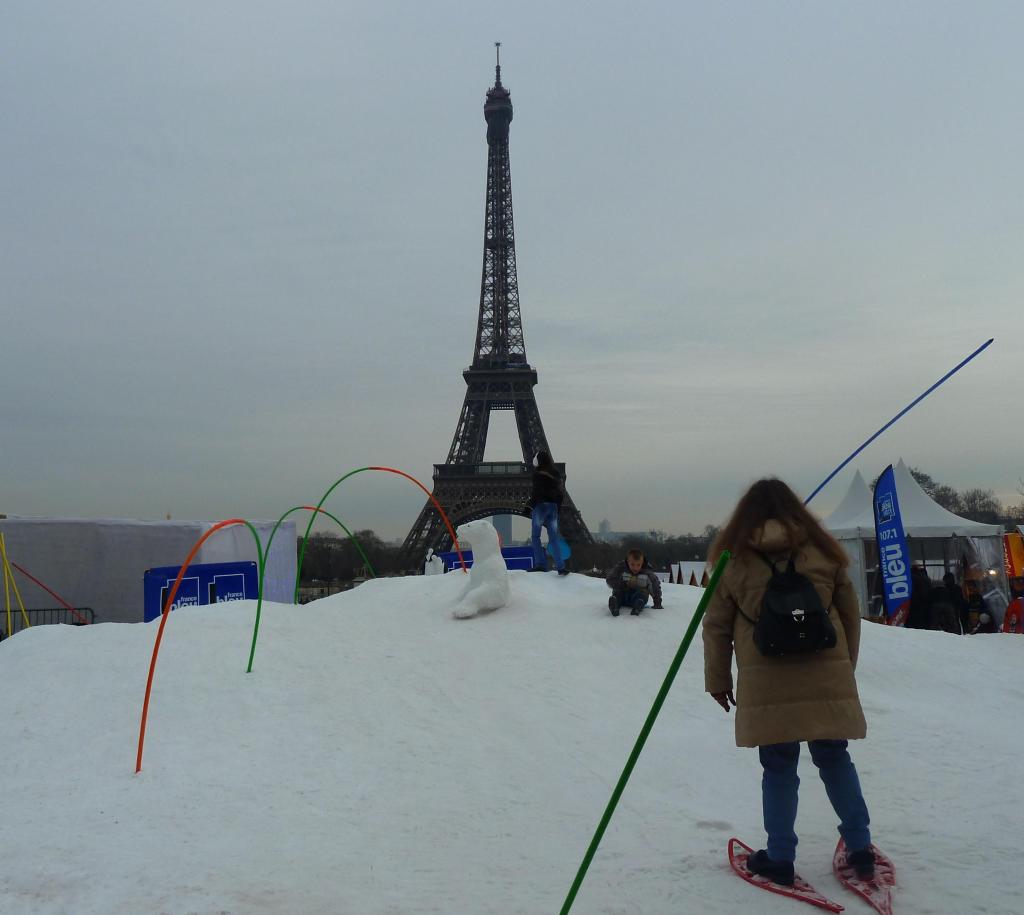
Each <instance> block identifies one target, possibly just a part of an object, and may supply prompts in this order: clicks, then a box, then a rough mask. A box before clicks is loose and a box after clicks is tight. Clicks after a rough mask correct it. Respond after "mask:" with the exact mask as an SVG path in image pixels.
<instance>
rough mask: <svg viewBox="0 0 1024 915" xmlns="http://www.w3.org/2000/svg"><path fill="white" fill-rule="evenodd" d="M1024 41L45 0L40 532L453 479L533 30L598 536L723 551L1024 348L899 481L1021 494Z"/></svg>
mask: <svg viewBox="0 0 1024 915" xmlns="http://www.w3.org/2000/svg"><path fill="white" fill-rule="evenodd" d="M1022 18H1024V17H1022V14H1021V12H1020V10H1019V7H1018V6H1017V5H1015V4H1008V3H1007V4H989V5H987V6H986V8H985V11H984V15H982V14H981V13H980V12H979V11H975V10H972V9H970V8H967V7H964V6H962V5H959V4H939V5H936V4H933V3H929V4H915V3H911V4H902V5H900V6H899V7H898V8H894V7H892V6H891V5H889V4H867V5H860V6H858V7H857V8H856V9H854V8H847V9H841V8H829V7H823V6H815V5H807V4H804V3H778V4H771V5H765V6H752V7H750V8H739V7H732V8H725V7H722V8H714V7H712V8H709V7H707V6H706V5H694V6H690V7H686V6H680V5H679V4H651V5H648V6H647V7H645V8H644V9H642V10H639V11H634V10H627V9H626V8H625V7H619V6H617V5H612V4H601V5H594V4H587V5H583V4H579V3H572V4H562V5H559V6H558V7H557V8H555V9H552V8H551V7H550V6H549V5H541V4H539V3H537V4H535V3H527V4H523V5H517V7H516V10H515V11H514V12H510V11H509V10H508V9H507V8H506V7H504V6H499V5H497V4H483V5H479V6H478V7H474V8H473V9H472V10H471V11H468V10H465V9H464V8H463V7H462V6H461V5H456V4H453V3H441V4H431V5H430V7H429V9H428V8H426V7H418V6H416V5H414V4H387V3H385V4H377V3H374V4H370V3H355V4H346V5H337V4H328V3H317V2H305V3H298V4H287V5H286V4H275V3H270V2H268V3H263V4H256V5H253V4H241V3H236V2H225V3H221V4H216V5H213V6H211V5H203V4H185V5H183V6H181V5H179V6H174V7H145V8H143V7H140V6H139V5H138V4H132V3H128V2H103V3H99V4H94V5H92V6H90V7H89V8H88V9H85V8H84V7H81V6H80V5H79V4H74V3H70V2H63V3H61V2H57V3H47V4H28V3H19V4H15V6H14V8H13V9H12V10H11V11H9V13H8V15H7V17H6V19H7V22H6V24H5V29H4V34H3V35H0V101H2V104H3V109H4V111H5V112H6V113H7V115H8V124H9V128H8V130H7V131H5V137H4V140H3V144H4V157H3V158H4V162H5V168H4V170H3V171H2V173H0V200H2V201H3V206H2V207H0V275H2V276H3V277H4V282H3V286H2V287H0V288H2V291H0V296H2V298H0V302H2V308H0V310H2V314H3V330H4V340H5V345H4V350H3V361H2V363H0V365H2V370H0V377H2V379H3V389H2V391H3V397H2V399H0V417H2V429H3V442H4V447H3V455H4V458H3V467H4V474H3V486H2V488H0V511H7V512H11V513H21V514H27V515H45V514H54V515H128V516H136V517H162V516H163V514H164V513H165V512H167V511H170V512H172V513H173V514H174V516H175V517H179V518H180V517H189V516H191V517H207V518H213V517H227V516H231V515H238V514H241V515H245V516H247V517H269V516H276V515H278V514H280V513H281V512H283V511H284V510H285V509H286V508H290V507H291V506H292V505H294V504H297V503H299V502H306V501H316V500H317V499H318V498H319V496H320V494H322V492H323V491H324V490H325V489H326V488H327V486H329V485H330V483H331V482H333V480H334V479H336V478H337V477H339V476H340V475H341V474H342V473H344V472H346V471H347V470H349V469H351V468H352V467H356V466H363V465H365V464H370V463H383V464H393V465H395V466H399V467H401V468H402V469H405V470H407V471H408V472H410V473H413V474H415V475H416V476H419V477H420V478H421V479H424V480H425V481H426V480H427V479H428V478H429V476H430V473H431V465H432V464H433V463H434V462H436V461H440V460H442V459H443V458H444V456H445V454H446V453H447V449H448V445H449V443H450V440H451V435H452V433H453V431H454V427H455V421H456V419H457V414H458V409H459V407H460V405H461V401H462V396H463V392H464V383H463V381H462V378H461V375H460V372H461V370H462V368H463V367H464V366H465V365H467V364H468V363H469V361H470V359H471V356H472V347H473V339H474V333H475V322H476V309H477V299H478V295H479V271H480V260H481V241H482V233H483V222H482V216H483V193H484V182H485V171H484V167H485V161H486V148H485V144H484V130H483V127H484V123H483V118H482V102H483V93H484V90H485V89H486V87H487V86H488V85H489V84H490V82H491V78H492V76H493V70H492V47H491V44H490V42H491V41H492V40H494V39H495V38H500V39H501V40H503V42H504V47H503V51H504V67H503V74H504V77H505V82H506V83H507V85H508V86H509V87H510V88H511V91H512V97H513V102H514V104H515V111H516V116H515V121H514V122H513V125H512V141H511V152H512V170H513V186H514V198H515V208H516V230H517V243H518V255H519V273H520V291H521V299H522V306H523V320H524V326H525V333H526V344H527V352H528V355H529V357H530V360H531V362H532V363H533V364H534V365H535V366H536V367H537V369H538V371H539V373H540V385H539V386H538V389H537V397H538V401H539V403H540V407H541V411H542V416H543V418H544V422H545V426H546V429H547V433H548V437H549V439H550V441H551V443H552V446H553V448H554V450H555V451H556V454H557V457H558V458H559V459H560V460H565V461H566V462H567V463H568V465H569V472H570V488H571V491H572V493H573V496H574V498H575V500H576V502H577V504H578V505H579V506H580V508H581V510H582V511H583V514H584V517H585V518H586V519H587V520H588V521H589V522H590V523H591V524H596V523H597V521H599V520H600V519H601V518H602V517H608V518H610V519H611V520H612V521H613V524H614V525H615V526H616V527H619V528H626V529H628V528H633V527H658V528H663V529H666V530H671V531H685V530H698V529H700V528H701V527H702V526H703V525H704V524H706V523H708V522H710V521H717V520H720V519H721V518H722V516H723V515H724V514H725V513H726V512H727V511H728V509H729V507H730V505H731V502H732V500H733V499H734V498H735V496H736V495H737V493H738V491H739V490H740V488H741V487H742V486H743V485H744V484H745V483H746V482H747V481H749V480H750V479H751V478H753V477H755V476H757V475H760V474H762V473H767V472H772V473H779V474H781V475H783V476H785V477H786V478H787V479H789V480H790V481H791V482H793V483H794V485H796V486H797V487H798V488H800V489H802V490H803V491H809V490H810V489H811V488H813V486H815V485H816V484H817V483H818V482H819V481H820V480H821V479H822V478H823V477H824V476H825V475H826V474H827V473H828V472H829V471H830V470H831V468H832V467H833V466H835V464H837V463H838V462H839V461H840V460H841V459H842V458H843V457H845V456H846V454H847V453H849V451H851V450H852V449H853V448H854V447H855V446H856V445H857V444H859V443H860V442H861V441H862V440H863V439H865V438H867V436H868V435H870V434H871V433H872V432H873V431H874V430H875V429H876V428H877V427H878V426H880V425H881V424H882V423H883V422H885V421H886V420H888V419H889V418H890V417H891V416H892V415H893V414H894V413H895V412H896V411H897V410H898V409H900V407H902V406H903V405H904V404H905V403H907V402H908V401H909V400H911V399H912V398H913V397H914V396H916V395H917V394H918V393H920V392H921V391H922V390H924V389H925V388H926V387H927V386H928V385H929V384H931V383H932V382H933V381H934V380H936V379H937V378H938V377H939V376H940V375H942V374H943V373H944V372H945V371H947V370H948V369H949V368H950V367H952V366H953V365H954V364H955V363H956V362H957V361H959V360H960V359H961V358H963V356H965V355H966V354H967V353H968V352H970V350H972V349H973V348H974V347H975V346H977V345H978V344H980V343H981V342H982V341H983V340H985V339H987V338H988V337H989V336H996V337H997V343H996V344H995V346H993V347H992V349H991V350H990V351H989V352H988V353H986V354H985V355H984V356H983V357H981V358H980V359H979V360H978V361H977V363H976V364H973V365H972V366H971V367H969V368H968V369H966V370H965V371H964V372H963V373H962V375H961V376H958V377H957V379H956V380H955V381H952V382H950V384H949V385H948V386H947V387H945V388H944V389H943V390H942V391H941V392H939V393H937V394H936V395H935V396H934V398H933V399H931V400H930V401H928V402H926V403H925V404H923V405H921V406H920V407H918V408H917V410H915V411H914V412H913V413H912V414H910V415H909V416H908V417H906V418H905V419H904V420H903V421H901V423H900V424H899V425H898V426H897V427H895V428H894V429H893V430H892V431H891V432H890V433H888V434H887V435H886V436H885V437H884V438H883V439H881V440H880V441H879V442H877V443H876V444H874V445H872V446H871V448H869V449H868V450H867V451H866V452H865V453H864V455H863V456H862V459H861V460H860V461H859V462H858V463H859V466H862V467H863V468H864V469H865V473H871V474H873V473H875V472H877V471H878V470H880V469H881V468H882V467H884V465H885V464H887V463H889V462H890V461H893V460H895V459H896V458H897V457H899V456H903V457H905V458H906V459H907V461H908V462H910V463H911V464H917V465H919V466H922V467H924V468H925V469H927V470H928V471H929V472H930V473H932V475H933V476H935V477H936V478H937V479H940V480H942V481H944V482H948V483H950V484H952V485H954V486H957V487H960V488H966V487H969V486H983V487H992V488H994V489H996V490H997V492H998V493H999V494H1000V495H1001V496H1003V498H1015V493H1014V487H1015V485H1016V482H1017V479H1018V478H1019V477H1020V476H1022V475H1024V468H1022V467H1021V465H1020V459H1019V455H1020V454H1021V450H1022V446H1024V434H1022V433H1021V432H1020V425H1019V423H1017V422H1016V417H1015V414H1016V412H1018V411H1019V405H1018V400H1019V398H1018V397H1017V394H1016V390H1017V389H1018V388H1019V383H1018V382H1017V380H1016V379H1017V376H1018V375H1019V363H1020V358H1019V356H1020V349H1019V343H1018V341H1019V339H1020V337H1021V331H1022V330H1024V322H1022V320H1021V317H1020V314H1021V311H1020V302H1021V299H1022V293H1024V276H1022V270H1021V266H1020V263H1021V262H1020V256H1019V252H1020V250H1021V249H1022V246H1024V245H1022V243H1024V237H1022V235H1024V229H1022V224H1021V220H1020V212H1021V206H1020V205H1021V200H1020V190H1019V180H1018V170H1019V162H1020V161H1021V159H1022V157H1024V149H1022V146H1024V130H1022V128H1021V127H1020V126H1019V124H1018V123H1017V119H1015V118H1014V117H1013V112H1015V110H1016V107H1017V102H1018V100H1019V98H1020V97H1021V90H1022V89H1024V86H1022V75H1021V70H1020V67H1019V62H1018V56H1019V55H1018V49H1017V47H1016V41H1015V36H1017V35H1019V34H1020V29H1021V26H1022V25H1024V22H1022ZM500 419H501V417H496V418H495V426H494V428H495V433H494V438H493V440H492V442H491V443H490V446H491V447H490V453H489V455H488V456H489V457H492V456H502V455H503V453H507V454H508V456H511V455H512V453H514V451H515V447H516V445H515V437H514V433H513V432H512V430H511V428H509V427H505V426H503V424H502V423H501V422H500ZM370 476H371V475H370V474H365V475H363V477H362V478H358V482H357V481H355V480H354V481H352V485H351V487H350V488H349V489H346V490H345V491H344V493H340V492H339V494H338V496H337V499H338V501H337V503H336V507H337V508H338V510H339V511H341V512H342V513H343V514H345V513H347V515H346V520H347V521H348V522H351V523H352V524H355V525H356V526H358V527H374V528H376V529H378V530H379V531H381V532H382V533H383V534H385V535H386V536H395V537H400V536H402V535H403V534H404V533H405V531H406V530H407V528H408V526H409V524H410V523H411V522H412V520H413V518H414V517H415V514H416V512H417V511H418V510H419V507H420V505H421V503H422V495H421V494H419V493H418V491H416V490H415V489H414V488H413V487H409V486H407V485H405V484H403V483H399V482H398V481H395V480H384V479H373V480H371V479H369V477H370ZM845 479H846V478H840V481H837V482H836V483H833V484H832V486H831V487H830V488H829V489H828V490H826V491H825V492H824V493H823V494H822V496H821V497H820V498H819V500H818V508H819V509H821V510H826V509H828V508H830V507H831V506H832V505H834V504H835V502H836V501H837V500H838V499H839V497H840V496H841V494H842V488H843V483H845ZM346 485H348V484H346Z"/></svg>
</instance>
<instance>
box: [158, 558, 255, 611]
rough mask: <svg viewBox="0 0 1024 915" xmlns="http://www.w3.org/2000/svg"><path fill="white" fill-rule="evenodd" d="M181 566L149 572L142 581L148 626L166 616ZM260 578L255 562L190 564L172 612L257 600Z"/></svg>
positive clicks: (172, 606) (163, 567)
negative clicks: (165, 605) (165, 610)
mask: <svg viewBox="0 0 1024 915" xmlns="http://www.w3.org/2000/svg"><path fill="white" fill-rule="evenodd" d="M180 571H181V566H161V567H160V568H158V569H146V574H145V576H144V578H143V604H142V606H143V619H144V620H145V621H146V622H147V623H148V622H149V621H150V620H155V619H156V618H157V617H158V616H160V614H161V613H163V609H164V603H165V602H166V601H167V595H168V594H169V593H170V591H171V588H172V587H174V580H175V579H176V578H177V577H178V572H180ZM259 587H260V585H259V575H258V574H257V569H256V563H255V562H210V563H204V564H201V565H190V566H189V567H188V568H187V569H186V570H185V575H184V577H183V578H182V579H181V585H180V586H179V587H178V593H177V594H176V595H175V596H174V603H173V604H172V605H171V609H172V610H173V609H175V608H176V607H196V606H201V605H205V604H222V603H224V602H225V601H232V600H256V598H257V597H258V596H259Z"/></svg>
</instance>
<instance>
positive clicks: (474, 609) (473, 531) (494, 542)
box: [448, 518, 512, 619]
mask: <svg viewBox="0 0 1024 915" xmlns="http://www.w3.org/2000/svg"><path fill="white" fill-rule="evenodd" d="M455 533H456V534H457V535H458V538H459V541H460V542H462V543H465V542H468V543H469V545H470V546H471V547H472V548H473V565H472V566H471V567H470V570H469V575H468V576H466V577H468V579H469V580H468V581H467V582H466V586H465V588H463V590H462V593H461V594H460V595H459V601H458V603H457V604H456V606H455V609H454V610H453V611H452V616H454V617H455V618H456V619H467V618H469V617H471V616H476V614H478V613H481V612H489V611H491V610H497V609H498V608H499V607H504V606H505V605H506V604H507V603H508V602H509V599H510V598H511V596H512V589H511V587H510V586H509V580H508V568H507V566H506V565H505V559H504V557H503V556H502V555H501V548H500V547H499V546H498V532H497V531H496V530H495V529H494V525H493V524H491V522H490V521H488V520H487V519H486V518H483V519H481V520H479V521H470V522H469V523H468V524H463V525H461V526H460V527H459V529H458V530H457V531H456V532H455ZM461 568H462V567H461V566H456V567H455V568H454V569H453V570H452V571H451V572H449V573H448V574H449V575H451V574H454V575H463V574H464V573H463V572H462V571H461Z"/></svg>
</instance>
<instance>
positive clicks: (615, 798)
mask: <svg viewBox="0 0 1024 915" xmlns="http://www.w3.org/2000/svg"><path fill="white" fill-rule="evenodd" d="M728 561H729V551H728V550H726V551H725V552H723V553H722V555H721V556H720V557H719V559H718V562H717V563H715V568H714V571H713V572H712V573H711V580H710V581H709V582H708V586H707V587H706V588H705V589H704V594H703V596H702V597H701V599H700V603H699V604H697V609H696V610H694V611H693V619H692V620H690V626H689V628H688V629H687V630H686V635H684V636H683V641H682V643H681V644H680V646H679V650H678V651H677V652H676V656H675V658H674V659H673V660H672V664H671V666H670V667H669V669H668V673H667V674H666V675H665V682H664V683H662V684H661V689H660V690H659V691H658V696H657V698H656V699H655V700H654V705H652V706H651V711H650V713H649V714H648V716H647V720H646V721H645V722H644V726H643V728H642V729H641V731H640V736H639V737H638V738H637V739H636V744H634V746H633V752H632V753H630V754H629V759H628V760H626V768H625V769H623V770H622V775H620V776H619V783H618V784H617V785H616V786H615V790H614V791H613V792H612V796H611V800H609V801H608V806H607V807H606V808H605V811H604V816H602V817H601V822H600V823H598V825H597V831H596V832H595V833H594V838H593V839H591V841H590V847H589V848H588V849H587V853H586V854H585V855H584V856H583V863H582V864H581V865H580V869H579V871H578V872H577V874H576V879H575V880H574V881H573V884H572V887H571V888H570V890H569V895H568V896H566V897H565V904H564V905H563V906H562V910H561V913H560V915H568V912H569V909H571V908H572V904H573V900H574V899H575V898H576V894H577V893H578V892H579V889H580V885H581V884H582V883H583V878H584V877H585V876H586V875H587V868H588V867H590V862H591V861H592V860H593V858H594V853H595V852H596V851H597V846H598V845H600V844H601V837H602V836H603V835H604V831H605V829H607V828H608V823H609V821H610V820H611V818H612V814H613V813H614V812H615V805H616V804H618V803H619V798H620V797H622V792H623V791H624V790H625V788H626V782H628V781H629V776H630V775H632V774H633V767H634V766H635V765H636V761H637V760H638V759H639V758H640V753H641V752H642V751H643V748H644V744H645V743H646V742H647V735H648V734H650V733H651V728H653V727H654V722H655V720H656V719H657V717H658V713H659V712H660V711H661V707H662V705H663V704H664V702H665V697H666V696H668V691H669V690H670V689H671V688H672V681H673V680H675V678H676V674H677V673H678V672H679V667H680V665H681V664H682V663H683V658H685V657H686V652H687V649H689V647H690V642H692V641H693V637H694V635H695V634H696V632H697V627H698V626H699V625H700V621H701V617H702V616H704V611H705V609H706V608H707V605H708V601H709V600H711V595H712V594H714V593H715V588H716V587H718V579H719V578H721V577H722V570H723V569H724V568H725V564H726V563H727V562H728Z"/></svg>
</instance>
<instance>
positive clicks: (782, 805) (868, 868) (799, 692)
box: [703, 478, 875, 885]
mask: <svg viewBox="0 0 1024 915" xmlns="http://www.w3.org/2000/svg"><path fill="white" fill-rule="evenodd" d="M725 550H728V551H729V552H730V553H731V554H732V559H731V560H730V562H729V564H728V565H727V566H726V568H725V571H724V572H723V574H722V577H721V579H720V580H719V584H718V589H717V590H716V592H715V594H714V595H713V597H712V598H711V601H710V602H709V604H708V608H707V613H706V615H705V617H704V624H703V625H704V680H705V689H706V691H707V692H708V693H710V694H711V697H712V698H713V699H714V700H715V701H716V702H717V703H718V704H719V705H721V706H722V708H723V709H724V710H725V711H726V712H728V711H729V709H730V707H735V708H736V745H737V746H740V747H757V749H758V755H759V757H760V760H761V766H762V768H763V777H762V781H761V795H762V807H763V815H764V828H765V832H766V833H767V834H768V847H767V848H766V849H762V850H761V851H758V852H755V853H754V854H752V855H751V856H750V857H749V859H748V861H747V868H748V870H749V871H751V872H752V873H754V874H760V875H762V876H764V877H766V878H768V879H769V880H772V881H773V882H775V883H779V884H783V885H792V883H793V878H794V861H795V860H796V846H797V835H796V832H795V825H796V813H797V801H798V796H797V790H798V787H799V784H800V780H799V778H798V777H797V762H798V759H799V756H800V743H801V742H802V741H806V742H807V744H808V748H809V750H810V753H811V759H812V760H813V762H814V765H815V766H817V768H818V772H819V774H820V776H821V780H822V781H823V782H824V783H825V790H826V792H827V794H828V798H829V800H830V801H831V803H832V806H833V808H834V809H835V812H836V815H837V816H838V817H839V833H840V835H842V837H843V839H844V840H845V842H846V847H847V849H848V853H847V862H848V863H849V864H850V865H851V866H852V867H853V868H854V870H855V871H856V872H857V875H858V876H860V877H862V878H864V879H870V878H871V877H872V876H873V875H874V865H875V856H874V851H873V850H872V847H871V833H870V831H869V828H868V827H869V822H870V818H869V816H868V808H867V805H866V804H865V802H864V795H863V793H862V791H861V785H860V780H859V778H858V776H857V769H856V768H855V767H854V764H853V761H852V760H851V759H850V754H849V752H848V750H847V741H848V740H851V739H853V740H856V739H859V738H862V737H864V736H865V735H866V733H867V724H866V722H865V720H864V712H863V710H862V709H861V704H860V698H859V696H858V694H857V682H856V679H855V677H854V669H855V667H856V664H857V654H858V650H859V647H860V626H861V619H860V607H859V605H858V602H857V595H856V592H855V591H854V589H853V585H852V584H851V582H850V578H849V576H848V574H847V571H846V567H847V564H848V562H849V559H848V558H847V556H846V553H845V552H844V550H843V548H842V547H841V546H840V545H839V544H838V542H836V540H834V539H833V537H832V535H831V534H829V533H828V531H826V530H825V529H824V528H823V527H822V526H821V524H820V523H819V522H818V521H817V519H816V518H815V517H814V516H813V515H812V514H811V513H810V512H809V511H808V510H807V509H806V508H805V507H804V505H803V503H802V502H801V501H800V499H799V498H797V496H796V495H795V494H794V492H793V491H792V490H791V489H790V488H789V487H788V486H787V485H786V484H785V483H783V482H782V481H781V480H778V479H774V478H772V479H763V480H759V481H757V482H756V483H754V484H753V485H752V486H751V487H750V489H749V490H747V492H746V493H745V494H744V495H743V497H742V498H741V499H740V501H739V503H738V504H737V506H736V508H735V510H734V511H733V514H732V517H731V518H730V519H729V521H728V522H727V523H726V525H725V527H724V528H722V530H721V532H720V533H719V535H718V537H717V538H716V540H715V542H714V543H713V544H712V546H711V549H710V551H709V553H708V561H709V563H714V562H716V561H717V560H718V558H719V557H720V556H721V555H722V553H723V552H724V551H725ZM789 560H792V564H791V566H790V569H791V571H792V570H794V569H795V572H796V573H797V574H799V575H800V576H803V578H805V579H807V581H808V582H809V585H808V586H809V587H810V586H813V590H814V591H815V592H817V596H818V598H819V599H820V603H821V609H822V610H823V611H824V612H825V613H827V615H828V617H829V618H830V619H834V620H835V621H836V622H835V626H834V628H835V644H834V646H833V647H831V648H823V649H822V650H820V651H817V652H814V653H809V654H788V655H782V656H769V655H765V654H762V653H761V651H760V650H759V649H758V647H757V645H756V644H755V642H754V629H755V623H756V621H757V619H758V617H759V615H760V613H761V611H762V607H761V605H762V600H763V599H764V594H765V590H766V586H767V584H768V581H769V578H770V577H772V576H773V575H774V573H773V572H772V571H770V569H769V566H772V567H773V568H774V566H773V564H774V563H782V562H787V561H789ZM752 621H753V622H752ZM734 653H735V655H736V665H737V668H738V671H739V674H738V678H737V689H736V693H735V696H734V695H733V680H732V658H733V654H734Z"/></svg>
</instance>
